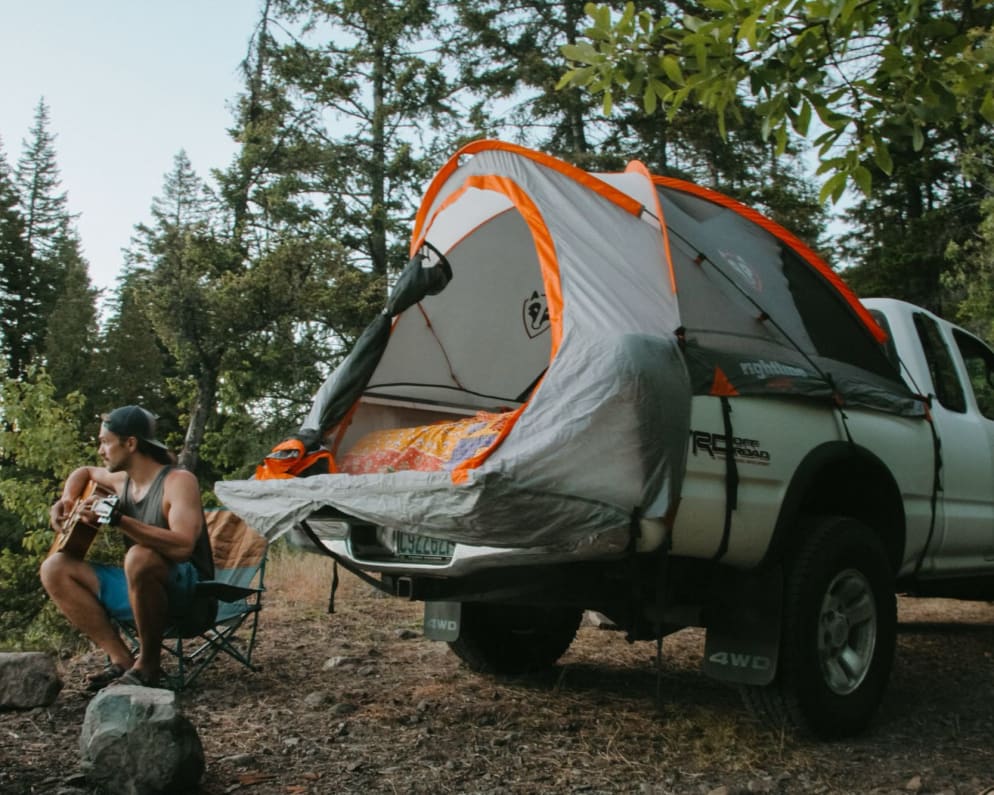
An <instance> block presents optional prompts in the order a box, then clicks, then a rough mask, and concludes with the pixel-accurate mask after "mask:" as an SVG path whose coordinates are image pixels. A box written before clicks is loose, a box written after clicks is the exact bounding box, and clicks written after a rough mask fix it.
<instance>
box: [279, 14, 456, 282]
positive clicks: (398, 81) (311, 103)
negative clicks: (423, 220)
mask: <svg viewBox="0 0 994 795" xmlns="http://www.w3.org/2000/svg"><path fill="white" fill-rule="evenodd" d="M274 8H275V9H276V10H277V11H278V12H280V13H281V14H282V15H283V18H284V19H285V20H286V23H287V24H292V23H299V25H300V26H301V33H300V36H299V37H298V38H295V39H294V40H292V41H290V42H287V43H284V44H282V45H280V46H279V47H278V48H277V49H276V50H275V52H274V57H273V60H272V68H273V74H274V76H275V77H276V79H278V80H279V81H281V82H282V83H283V84H285V85H286V86H287V87H288V88H289V89H292V90H293V92H294V93H295V94H297V95H299V96H300V98H301V99H300V105H299V108H298V114H299V117H300V119H301V120H302V121H303V123H304V125H305V128H304V131H305V134H306V135H307V137H308V138H309V139H310V140H312V141H314V142H317V143H319V144H320V148H319V151H320V154H321V157H320V161H319V162H318V164H317V165H318V166H319V168H318V169H317V170H314V171H312V172H311V173H310V174H309V175H307V176H306V177H305V179H306V181H307V183H308V184H309V187H310V188H311V189H313V190H315V191H317V192H319V193H320V194H322V195H323V196H325V197H327V205H326V206H325V207H324V208H323V210H324V212H323V216H322V220H323V222H324V223H325V224H327V225H328V227H329V229H330V230H331V232H332V234H333V235H334V236H335V237H337V238H338V240H339V242H340V243H341V244H342V245H343V246H344V247H345V249H346V250H348V251H349V252H351V257H352V261H353V262H355V263H358V264H360V265H361V266H362V267H364V268H368V269H369V270H370V271H371V272H372V273H373V274H375V275H378V276H381V277H382V276H385V275H386V274H387V273H388V272H389V271H390V270H391V269H395V268H398V267H400V266H401V265H403V263H404V262H406V260H407V239H406V238H407V231H408V226H409V222H410V218H411V217H412V214H413V210H414V205H415V201H416V198H417V197H418V196H420V193H421V191H422V190H423V187H424V183H425V181H426V180H427V179H428V178H429V177H430V176H431V174H432V173H433V171H434V169H435V166H436V165H437V162H438V154H439V153H438V152H437V151H436V149H435V143H436V138H437V132H436V131H437V129H438V127H439V126H440V125H441V124H442V123H443V121H444V120H446V119H448V118H449V113H450V108H449V106H448V104H447V100H448V97H449V93H450V91H451V88H450V87H449V85H448V82H447V80H446V78H445V73H444V69H443V64H442V57H441V55H440V54H438V53H437V52H436V51H435V46H436V45H435V44H434V43H433V42H434V37H435V35H436V29H435V27H434V24H435V19H436V17H435V13H436V10H437V9H436V5H435V4H434V3H432V2H430V0H405V1H403V2H397V1H396V0H365V1H364V2H360V0H345V1H344V2H322V1H321V0H275V2H274ZM310 42H313V43H310ZM329 117H330V121H329ZM340 130H344V132H339V131H340Z"/></svg>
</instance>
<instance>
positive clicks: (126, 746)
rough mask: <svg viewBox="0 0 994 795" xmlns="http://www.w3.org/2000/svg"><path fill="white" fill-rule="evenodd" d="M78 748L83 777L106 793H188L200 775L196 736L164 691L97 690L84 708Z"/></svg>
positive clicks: (201, 758) (199, 748)
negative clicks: (84, 712) (84, 715)
mask: <svg viewBox="0 0 994 795" xmlns="http://www.w3.org/2000/svg"><path fill="white" fill-rule="evenodd" d="M79 748H80V754H81V756H82V769H83V773H84V774H85V775H86V778H87V779H88V780H89V781H90V782H92V783H93V784H97V785H99V786H101V787H103V788H104V790H105V791H106V792H108V793H110V794H111V795H153V794H154V793H180V792H193V791H195V790H196V788H197V783H198V782H199V781H200V777H201V776H203V774H204V748H203V746H202V745H201V743H200V737H199V736H198V735H197V730H196V729H195V728H194V727H193V724H192V723H190V721H189V720H187V719H186V718H185V717H183V716H182V715H180V714H179V711H178V710H177V707H176V694H175V693H172V692H171V691H169V690H160V689H158V688H151V687H133V686H131V685H114V686H111V687H108V688H106V689H104V690H101V691H100V692H99V693H98V694H97V695H96V696H95V697H94V698H93V700H92V701H91V702H90V704H89V706H88V707H87V708H86V717H85V718H84V719H83V731H82V733H81V734H80V738H79Z"/></svg>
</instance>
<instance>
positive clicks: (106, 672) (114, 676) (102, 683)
mask: <svg viewBox="0 0 994 795" xmlns="http://www.w3.org/2000/svg"><path fill="white" fill-rule="evenodd" d="M124 674H125V669H124V667H123V666H121V665H117V664H116V663H108V664H107V665H105V666H104V669H103V670H102V671H100V673H96V674H92V675H90V676H88V677H86V689H87V690H89V691H91V692H96V691H97V690H103V689H104V688H105V687H107V685H109V684H111V683H112V682H116V681H117V680H118V679H120V678H121V677H122V676H124Z"/></svg>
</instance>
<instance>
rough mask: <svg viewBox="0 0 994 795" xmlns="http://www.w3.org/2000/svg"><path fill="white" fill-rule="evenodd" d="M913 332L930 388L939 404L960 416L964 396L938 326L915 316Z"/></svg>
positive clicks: (964, 404) (923, 316) (924, 318)
mask: <svg viewBox="0 0 994 795" xmlns="http://www.w3.org/2000/svg"><path fill="white" fill-rule="evenodd" d="M915 330H916V331H917V332H918V339H919V340H920V341H921V344H922V350H923V351H924V352H925V360H926V361H927V362H928V371H929V374H930V375H931V376H932V386H933V387H934V388H935V397H936V399H937V400H938V401H939V404H940V405H942V406H943V407H944V408H946V409H949V411H955V412H958V413H960V414H962V413H964V412H965V411H966V396H965V395H964V394H963V384H961V383H960V380H959V377H958V376H957V375H956V367H955V365H954V364H953V357H952V355H951V354H950V352H949V347H948V346H947V345H946V341H945V340H944V339H943V338H942V332H941V331H940V329H939V324H938V323H936V322H935V321H934V320H932V318H930V317H929V316H928V315H923V314H920V313H916V314H915Z"/></svg>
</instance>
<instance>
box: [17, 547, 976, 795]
mask: <svg viewBox="0 0 994 795" xmlns="http://www.w3.org/2000/svg"><path fill="white" fill-rule="evenodd" d="M329 572H330V569H329V566H328V564H327V561H325V560H324V559H322V558H320V557H317V556H313V555H308V556H299V555H298V556H288V557H287V558H286V559H284V560H283V561H275V562H274V564H273V565H272V566H271V568H270V576H269V577H268V585H269V591H268V592H267V594H266V606H265V609H264V611H263V617H262V624H261V629H260V635H259V646H258V647H257V652H256V653H257V661H258V663H259V664H260V666H261V670H259V671H257V672H254V673H253V672H251V671H248V670H246V669H244V668H241V667H240V666H237V665H236V664H235V663H233V662H232V661H230V660H219V661H218V662H216V663H215V665H214V666H213V667H212V668H211V669H210V670H209V671H208V672H207V673H205V674H204V676H203V677H202V678H201V680H200V681H199V682H198V683H196V684H195V685H194V687H193V688H192V689H190V690H189V691H188V692H184V693H182V694H181V697H180V698H181V704H182V709H183V711H184V714H186V715H187V717H189V718H190V720H191V721H192V722H193V724H194V726H195V727H196V728H197V731H198V733H199V735H200V737H201V739H202V741H203V744H204V749H205V753H206V757H207V771H206V773H205V775H204V778H203V781H202V789H201V792H202V793H205V794H206V795H221V794H222V793H240V794H241V793H244V795H269V794H271V793H272V794H274V795H275V794H276V793H279V794H281V795H286V794H303V793H333V792H362V793H367V792H370V793H480V794H483V793H546V792H549V793H559V792H583V793H615V792H624V793H629V792H630V793H646V795H664V794H668V793H701V795H707V794H708V793H710V794H711V795H738V794H739V793H922V794H924V793H969V795H979V793H994V605H992V604H987V603H968V602H952V601H943V600H907V599H902V600H901V603H900V620H901V626H900V635H899V639H898V653H897V659H896V662H895V668H894V674H893V677H892V681H891V686H890V688H889V690H888V692H887V696H886V698H885V701H884V704H883V707H882V709H881V710H880V712H879V714H878V716H877V719H876V720H875V722H874V723H873V725H872V726H871V728H870V730H869V731H868V733H866V734H865V735H864V736H862V737H859V738H858V739H854V740H850V741H846V742H836V743H818V742H814V741H810V740H805V739H802V738H797V737H793V736H790V735H788V734H784V733H775V732H770V731H768V730H766V729H763V728H761V727H759V726H758V725H756V724H755V723H754V722H753V721H752V720H751V718H750V717H749V715H748V714H747V713H746V711H745V709H744V708H743V707H742V705H741V703H740V701H739V698H738V694H737V693H736V692H735V691H734V690H733V689H732V688H730V687H727V686H725V685H722V684H720V683H717V682H714V681H711V680H709V679H707V678H705V677H704V676H703V675H702V674H701V673H700V672H699V666H700V661H701V654H702V651H703V634H702V633H701V632H700V631H697V630H684V631H683V632H680V633H678V634H676V635H673V636H670V637H669V638H667V639H666V640H665V641H664V644H663V658H662V661H661V665H660V666H658V667H657V661H656V656H655V646H654V644H652V643H637V644H628V643H626V642H625V640H624V636H623V635H622V634H620V633H616V632H612V631H607V630H603V629H596V628H593V627H584V628H581V630H580V633H579V635H578V637H577V640H576V641H575V642H574V644H573V646H572V647H571V649H570V650H569V652H568V653H567V654H566V656H564V657H563V659H562V660H561V663H560V665H559V666H558V667H557V669H556V670H555V671H554V672H552V673H551V674H550V675H548V676H543V677H540V678H527V679H516V680H496V679H493V678H489V677H485V676H481V675H477V674H474V673H472V672H470V671H468V670H467V669H466V668H465V667H463V666H462V665H461V664H460V662H459V661H458V659H457V658H456V657H455V656H453V655H452V654H451V653H450V652H449V651H448V648H447V647H446V646H445V644H440V643H435V642H432V641H428V640H425V639H424V638H423V637H422V636H421V632H420V626H421V607H420V605H418V604H414V603H409V602H404V601H400V600H396V599H390V598H384V597H382V596H379V595H378V594H376V593H375V592H374V591H373V590H372V589H371V588H370V587H369V586H367V585H365V584H363V583H361V582H359V581H358V580H356V579H354V578H352V577H350V576H349V575H345V576H344V578H343V582H342V586H341V588H340V590H339V594H338V600H337V611H336V612H335V613H334V614H333V615H328V614H327V612H326V610H325V605H326V601H327V593H328V583H329V582H330V573H329ZM100 665H101V658H100V656H99V655H97V654H95V653H91V654H86V655H81V656H78V657H74V658H72V659H68V660H65V661H63V662H62V663H61V666H62V673H63V676H64V680H65V687H64V689H63V691H62V693H61V694H60V695H59V697H58V699H57V701H56V702H55V704H53V705H52V706H51V707H48V708H39V709H34V710H30V711H24V712H7V713H0V793H15V794H17V795H20V793H60V794H61V795H87V794H90V793H93V790H92V789H91V788H88V787H87V785H86V782H85V780H84V779H83V778H82V775H81V773H80V766H79V751H78V740H79V732H80V727H81V725H82V720H83V715H84V712H85V709H86V705H87V703H88V694H87V693H86V692H85V691H84V690H83V688H82V683H83V680H84V677H85V675H86V673H88V672H90V671H92V670H95V669H97V668H99V667H100Z"/></svg>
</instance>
